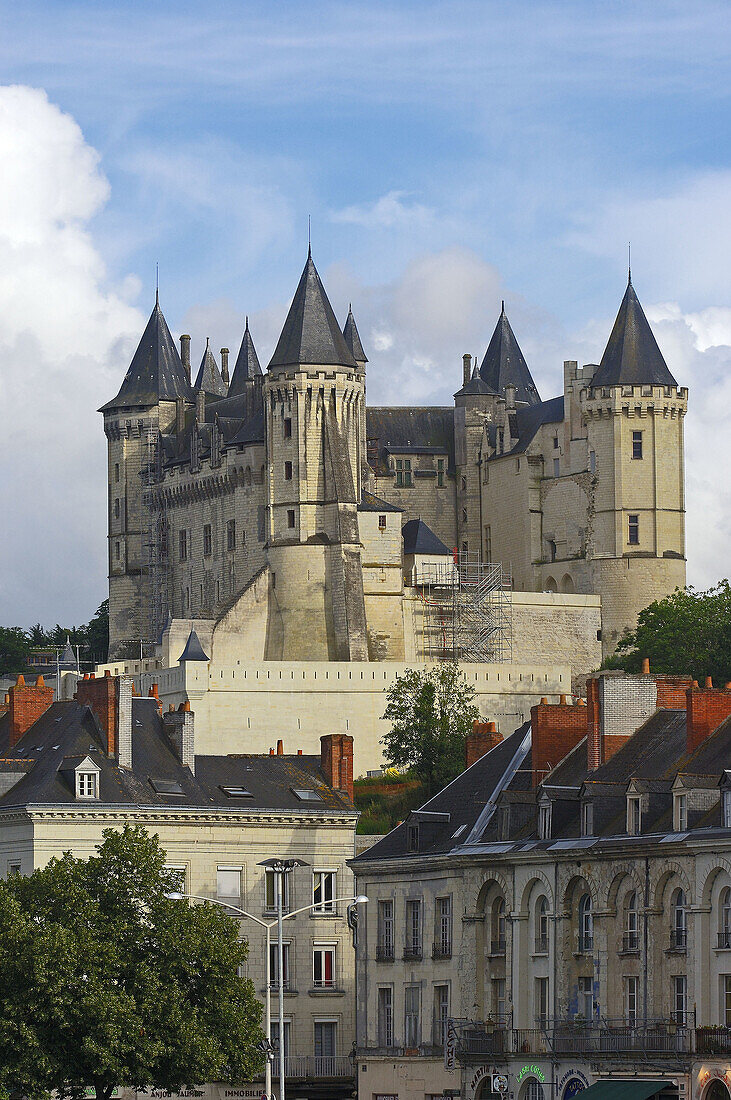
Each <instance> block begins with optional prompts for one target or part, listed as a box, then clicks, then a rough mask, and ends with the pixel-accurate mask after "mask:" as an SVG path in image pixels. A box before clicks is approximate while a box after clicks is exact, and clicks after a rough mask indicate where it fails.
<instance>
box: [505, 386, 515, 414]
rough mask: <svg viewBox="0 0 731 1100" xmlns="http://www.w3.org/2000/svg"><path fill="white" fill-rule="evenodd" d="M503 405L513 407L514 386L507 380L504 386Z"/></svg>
mask: <svg viewBox="0 0 731 1100" xmlns="http://www.w3.org/2000/svg"><path fill="white" fill-rule="evenodd" d="M505 405H506V407H507V408H508V409H514V408H515V386H514V385H513V383H512V382H508V383H507V384H506V386H505Z"/></svg>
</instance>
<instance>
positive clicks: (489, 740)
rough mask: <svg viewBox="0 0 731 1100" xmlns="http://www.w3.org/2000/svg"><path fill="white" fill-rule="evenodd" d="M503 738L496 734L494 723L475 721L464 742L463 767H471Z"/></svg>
mask: <svg viewBox="0 0 731 1100" xmlns="http://www.w3.org/2000/svg"><path fill="white" fill-rule="evenodd" d="M502 739H503V736H502V734H501V733H498V729H497V725H496V723H495V722H480V721H478V720H477V719H475V721H474V722H473V723H472V732H471V733H468V734H467V736H466V737H465V742H464V766H465V767H466V768H469V767H471V766H472V765H473V764H474V763H475V761H477V760H480V759H481V758H482V757H483V756H484V755H485V753H488V752H489V751H490V749H494V748H495V746H496V745H499V744H500V742H501V741H502Z"/></svg>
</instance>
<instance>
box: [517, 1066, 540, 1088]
mask: <svg viewBox="0 0 731 1100" xmlns="http://www.w3.org/2000/svg"><path fill="white" fill-rule="evenodd" d="M524 1077H535V1079H536V1081H540V1082H541V1084H544V1083H545V1080H546V1075H545V1073H544V1072H543V1070H542V1069H541V1067H540V1066H536V1065H534V1064H533V1063H531V1064H530V1065H528V1066H521V1068H520V1069H519V1070H518V1084H520V1082H521V1081H522V1080H523V1078H524Z"/></svg>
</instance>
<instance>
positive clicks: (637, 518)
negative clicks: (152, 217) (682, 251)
mask: <svg viewBox="0 0 731 1100" xmlns="http://www.w3.org/2000/svg"><path fill="white" fill-rule="evenodd" d="M220 354H221V359H220V363H221V366H220V369H219V365H218V362H217V361H216V356H215V354H214V352H213V350H212V348H211V346H210V343H209V342H207V343H206V348H205V350H204V352H203V356H202V359H201V363H200V368H199V370H198V372H197V376H196V379H195V383H194V384H192V383H191V369H190V337H188V336H181V338H180V353H178V351H177V349H176V347H175V344H174V343H173V340H172V337H171V335H170V331H169V329H168V327H167V324H166V323H165V319H164V317H163V315H162V311H161V309H160V305H159V302H157V301H156V302H155V306H154V309H153V311H152V314H151V316H150V320H149V322H148V324H147V327H146V329H145V332H144V334H143V336H142V339H141V341H140V344H139V347H138V348H137V351H136V352H135V355H134V357H133V359H132V362H131V364H130V367H129V370H128V371H127V374H126V376H125V379H124V381H123V383H122V386H121V388H120V391H119V393H118V394H117V396H116V397H115V398H114V399H113V400H112V401H110V402H108V403H107V404H106V405H105V406H104V407H103V409H102V410H101V411H102V412H103V414H104V429H105V433H106V436H107V440H108V456H109V458H108V489H109V596H110V649H111V653H112V656H113V657H115V658H116V657H125V656H127V657H135V656H139V654H140V652H141V651H142V652H144V653H145V655H146V656H149V655H152V654H153V653H154V652H155V649H156V646H157V645H159V644H160V639H161V636H162V634H163V633H164V632H165V631H166V630H167V631H168V649H169V650H170V652H171V653H172V652H173V648H175V647H177V646H178V644H179V649H177V650H176V654H177V653H180V652H182V651H183V646H184V643H185V639H186V638H187V636H188V633H189V632H190V630H191V629H195V630H196V632H197V634H198V635H199V637H200V638H201V639H202V640H203V641H204V642H205V645H206V646H209V647H210V645H211V644H213V643H212V640H213V638H214V635H215V637H216V638H218V642H217V643H216V644H217V645H219V646H221V647H223V648H222V649H221V650H220V651H221V652H223V650H224V649H225V651H226V653H227V654H228V657H227V659H231V660H235V661H238V660H239V659H240V656H241V655H244V654H246V655H248V656H249V657H251V658H252V659H254V657H256V658H257V659H265V660H279V661H307V660H310V661H335V660H337V661H367V660H403V659H405V654H406V652H407V649H406V646H407V642H408V639H409V638H411V637H413V636H414V625H413V623H414V620H413V615H414V614H415V612H414V610H413V608H414V604H413V600H412V599H411V597H412V596H413V593H412V594H411V596H408V598H407V593H405V586H406V587H407V588H409V587H413V584H414V577H415V576H416V572H418V570H417V571H416V572H415V569H416V566H415V562H416V559H417V558H418V557H419V556H420V555H423V554H425V553H426V554H427V555H432V556H434V555H436V556H437V557H441V559H442V560H443V561H444V560H446V562H447V565H448V568H451V564H450V563H451V561H452V555H453V554H455V553H456V554H458V555H466V558H467V559H469V561H470V562H478V563H482V565H484V564H486V563H501V565H502V567H503V569H504V570H505V571H506V572H508V573H509V575H510V576H511V578H512V585H513V589H514V590H516V591H518V592H521V591H522V592H523V593H524V594H527V593H546V592H549V593H552V592H554V593H563V594H565V595H566V596H570V595H571V594H576V595H577V596H581V595H582V594H585V595H594V596H596V595H598V596H600V597H601V600H602V620H601V631H600V632H599V633H600V635H601V643H602V648H603V651H604V653H605V654H606V653H609V652H611V651H612V650H613V649H614V647H615V646H616V643H617V641H618V639H619V638H620V637H621V635H622V633H623V632H624V630H625V629H627V628H630V629H631V628H632V627H633V626H634V624H635V622H636V617H637V614H638V612H639V611H640V610H641V609H642V608H643V607H645V606H647V604H648V603H649V602H651V601H652V600H653V599H656V598H659V597H662V596H664V595H666V594H668V593H669V592H671V591H673V589H674V588H675V587H676V586H678V585H683V584H684V582H685V531H684V507H685V505H684V442H683V418H684V416H685V412H686V408H687V396H688V395H687V390H685V389H679V388H678V386H677V383H676V382H675V379H674V378H673V376H672V374H671V373H670V371H669V369H668V367H667V365H666V364H665V361H664V359H663V357H662V354H661V352H660V349H659V348H658V345H657V343H656V341H655V337H654V335H653V333H652V331H651V329H650V326H649V324H648V322H647V319H646V317H645V315H644V312H643V310H642V307H641V305H640V303H639V300H638V298H637V295H636V293H635V290H634V287H633V286H632V283H631V280H630V281H629V282H628V286H627V288H626V293H625V295H624V299H623V301H622V304H621V307H620V309H619V313H618V314H617V319H616V321H615V324H614V327H613V330H612V333H611V335H610V338H609V340H608V343H607V345H606V348H605V351H604V354H603V355H602V357H601V362H600V363H599V365H596V364H588V365H585V366H581V367H579V365H578V364H577V363H576V362H573V361H567V362H566V363H564V392H563V394H562V395H559V396H558V397H553V398H551V399H549V400H547V401H543V400H541V398H540V395H539V393H538V391H537V388H536V386H535V383H534V381H533V378H532V376H531V373H530V370H529V367H528V364H527V362H526V360H525V357H524V356H523V353H522V351H521V349H520V346H519V344H518V341H517V339H516V336H515V334H514V332H513V330H512V327H511V325H510V322H509V320H508V317H507V314H506V312H505V307H504V304H503V308H502V310H501V312H500V315H499V317H498V321H497V324H496V326H495V330H494V332H493V334H492V337H491V339H490V341H489V343H488V346H487V350H486V352H485V355H484V357H483V359H482V361H481V363H479V365H478V363H477V361H475V363H474V369H473V363H472V359H471V357H470V356H468V355H466V356H464V357H463V361H462V382H463V385H462V387H461V389H459V390H458V391H457V393H456V394H455V395H454V403H453V404H451V405H447V406H444V407H434V406H428V407H426V406H423V407H407V406H405V407H375V408H373V407H370V408H366V403H365V382H366V364H367V358H366V355H365V352H364V350H363V346H362V343H361V340H360V337H359V334H358V329H357V326H356V324H355V320H354V317H353V314H352V311H349V313H348V317H347V320H346V323H345V325H344V326H343V328H342V330H341V328H340V327H339V325H338V322H337V320H336V318H335V315H334V313H333V310H332V307H331V305H330V302H329V300H328V298H327V295H326V293H325V289H324V287H323V285H322V282H321V280H320V277H319V275H318V273H317V270H316V268H315V265H314V263H313V260H312V256H311V255H309V254H308V256H307V261H306V263H305V267H304V270H303V272H302V275H301V278H300V281H299V284H298V286H297V289H296V292H295V295H294V298H293V300H292V305H291V307H290V310H289V313H288V315H287V318H286V321H285V323H284V327H283V329H282V331H281V334H280V337H279V340H278V343H277V346H276V348H275V351H274V354H273V355H272V358H271V361H270V362H269V364H268V367H267V370H266V371H265V372H262V369H261V366H260V364H259V360H258V357H257V354H256V350H255V347H254V343H253V340H252V336H251V333H250V331H249V325H248V320H247V323H246V327H245V330H244V334H243V337H242V341H241V346H240V349H239V353H238V356H237V358H236V363H235V367H234V370H233V374H232V376H231V378H230V380H229V372H228V350H227V349H226V348H222V349H221V352H220ZM410 521H413V522H412V523H410ZM414 524H417V525H418V529H419V531H421V532H422V535H421V536H420V538H419V539H418V540H417V542H416V543H414V545H411V542H409V546H408V548H407V547H406V542H407V541H409V539H410V538H411V536H410V535H409V534H408V532H410V531H412V532H413V530H414V529H415V528H414ZM411 541H413V539H411ZM417 543H418V545H417ZM461 560H465V559H464V558H462V559H461ZM409 601H411V602H409ZM528 602H530V601H528ZM544 602H545V601H544ZM569 602H570V601H569ZM574 602H575V606H576V609H577V610H576V615H577V616H578V617H579V618H581V601H580V600H577V601H574ZM417 603H418V600H417ZM533 603H536V601H535V600H534V601H533ZM538 603H540V600H539V601H538ZM549 603H550V601H549ZM407 605H408V606H407ZM525 614H527V612H526V613H525ZM531 614H533V613H532V612H531ZM535 614H536V615H539V612H538V611H536V612H535ZM526 621H527V620H526ZM587 621H588V620H587ZM171 623H175V624H176V625H175V627H174V628H173V629H174V636H175V641H174V645H173V642H172V641H171V639H172V635H170V634H169V631H170V629H171ZM540 629H541V630H543V631H544V634H545V630H548V632H549V634H550V624H548V623H545V624H543V626H542V627H541V628H540ZM582 629H584V631H585V628H582ZM591 633H592V639H593V644H594V646H595V647H596V645H597V629H596V625H594V626H592V629H591ZM584 641H586V638H584ZM409 644H410V643H409ZM567 644H568V643H567ZM171 647H172V648H171ZM518 648H519V649H520V645H518ZM201 652H203V651H201Z"/></svg>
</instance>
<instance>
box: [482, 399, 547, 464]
mask: <svg viewBox="0 0 731 1100" xmlns="http://www.w3.org/2000/svg"><path fill="white" fill-rule="evenodd" d="M563 416H564V410H563V397H562V396H561V397H551V398H550V399H549V400H548V401H541V402H540V403H539V404H537V405H524V406H523V408H522V409H518V410H517V411H516V413H515V418H514V421H513V426H512V430H513V431H517V433H518V442H517V443H516V444H515V446H514V447H513V448H512V450H510V451H506V452H505V453H504V454H495V455H492V456H491V459H490V461H492V460H494V459H496V458H504V457H505V454H511V455H518V454H524V453H525V452H526V451H527V450H528V447H529V445H530V444H531V443H532V442H533V440H534V439H535V437H536V435H537V433H538V429H539V428H542V427H543V425H544V424H561V423H563Z"/></svg>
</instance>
